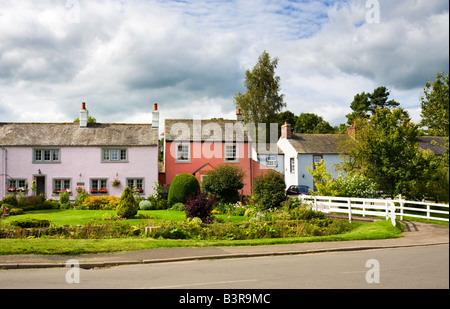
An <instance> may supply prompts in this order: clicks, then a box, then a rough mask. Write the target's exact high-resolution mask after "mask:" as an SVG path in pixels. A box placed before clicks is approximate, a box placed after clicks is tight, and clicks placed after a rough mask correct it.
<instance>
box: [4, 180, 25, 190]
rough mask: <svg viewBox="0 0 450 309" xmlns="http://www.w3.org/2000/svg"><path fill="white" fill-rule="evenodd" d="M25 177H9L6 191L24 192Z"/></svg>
mask: <svg viewBox="0 0 450 309" xmlns="http://www.w3.org/2000/svg"><path fill="white" fill-rule="evenodd" d="M26 191H27V181H26V179H10V180H9V181H8V192H26Z"/></svg>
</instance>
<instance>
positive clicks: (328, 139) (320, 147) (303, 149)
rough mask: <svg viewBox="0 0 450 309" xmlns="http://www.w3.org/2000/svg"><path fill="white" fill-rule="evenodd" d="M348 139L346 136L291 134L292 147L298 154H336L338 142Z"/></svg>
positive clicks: (338, 150)
mask: <svg viewBox="0 0 450 309" xmlns="http://www.w3.org/2000/svg"><path fill="white" fill-rule="evenodd" d="M345 138H349V136H348V135H347V134H299V133H292V138H291V139H289V142H290V143H291V145H292V147H294V149H295V150H296V151H297V152H298V153H300V154H314V153H317V154H319V153H320V154H338V153H340V152H342V151H341V149H340V148H339V142H340V141H341V140H342V139H345Z"/></svg>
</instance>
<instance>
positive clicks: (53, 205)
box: [42, 199, 69, 209]
mask: <svg viewBox="0 0 450 309" xmlns="http://www.w3.org/2000/svg"><path fill="white" fill-rule="evenodd" d="M67 204H69V202H67ZM42 208H43V209H58V208H60V206H59V202H58V201H57V200H53V199H49V200H45V201H44V202H43V203H42Z"/></svg>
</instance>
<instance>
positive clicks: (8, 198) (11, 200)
mask: <svg viewBox="0 0 450 309" xmlns="http://www.w3.org/2000/svg"><path fill="white" fill-rule="evenodd" d="M2 204H10V205H12V206H18V205H19V202H18V201H17V197H16V196H15V195H14V194H7V195H5V197H4V198H3V200H2Z"/></svg>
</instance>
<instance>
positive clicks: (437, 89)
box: [420, 73, 449, 169]
mask: <svg viewBox="0 0 450 309" xmlns="http://www.w3.org/2000/svg"><path fill="white" fill-rule="evenodd" d="M448 97H449V75H448V74H447V76H445V77H444V73H438V74H437V75H436V80H435V81H434V82H433V83H431V81H430V80H428V82H427V83H426V84H425V89H424V95H423V96H421V97H420V104H421V107H422V112H421V116H422V122H421V124H422V125H423V126H426V127H427V132H428V134H429V135H434V136H440V137H442V139H443V140H444V144H443V145H441V146H444V148H445V152H444V155H443V156H442V159H443V160H442V163H443V164H444V165H445V166H446V167H447V169H448V167H449V155H448V131H449V115H448V111H449V99H448Z"/></svg>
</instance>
